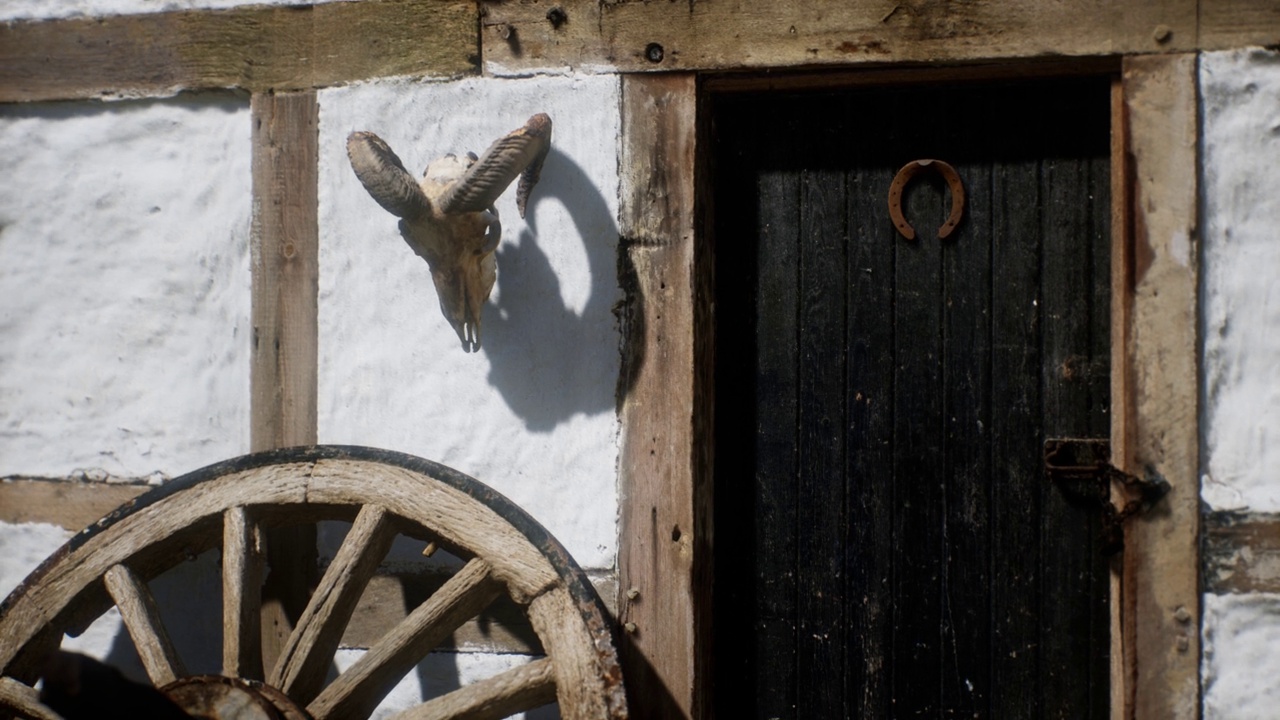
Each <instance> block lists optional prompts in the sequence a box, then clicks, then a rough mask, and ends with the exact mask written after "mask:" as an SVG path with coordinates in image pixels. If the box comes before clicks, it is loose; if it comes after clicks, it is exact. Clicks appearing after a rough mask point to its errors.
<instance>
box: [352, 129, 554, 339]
mask: <svg viewBox="0 0 1280 720" xmlns="http://www.w3.org/2000/svg"><path fill="white" fill-rule="evenodd" d="M550 148H551V118H549V117H547V116H546V114H544V113H538V114H537V115H534V116H533V117H531V118H529V121H528V122H527V123H525V125H524V127H522V128H519V129H518V130H513V131H512V132H510V133H508V134H507V135H506V136H505V137H502V138H500V139H499V140H498V141H497V142H495V143H494V144H493V145H490V146H489V149H488V150H486V151H485V153H484V155H482V156H480V157H479V158H477V157H476V155H475V153H467V155H466V157H465V158H461V159H460V158H458V157H457V156H456V155H445V156H444V157H442V158H439V159H437V160H433V161H431V164H429V165H427V169H426V172H424V173H423V177H422V181H421V182H417V181H415V180H414V178H413V176H412V175H410V174H409V172H408V171H407V170H405V168H404V164H403V163H401V162H400V158H399V157H396V154H395V153H394V152H392V150H391V148H390V147H389V146H388V145H387V144H386V143H385V142H383V141H382V138H380V137H378V136H377V135H374V134H373V133H371V132H353V133H351V135H350V136H348V137H347V157H348V158H349V159H350V160H351V168H352V169H353V170H355V172H356V177H357V178H359V179H360V182H361V184H363V185H364V188H365V189H366V190H368V191H369V194H370V195H372V196H373V199H374V200H376V201H377V202H378V204H379V205H381V206H382V207H383V208H385V209H386V210H388V211H389V212H390V213H391V214H393V215H395V216H397V217H399V218H400V235H401V237H403V238H404V239H405V242H407V243H409V247H411V248H413V251H414V252H415V253H417V254H418V255H420V256H421V257H422V258H423V259H424V260H426V261H427V265H428V266H429V267H430V268H431V279H432V281H433V282H435V286H436V294H437V295H438V296H439V298H440V311H441V312H443V313H444V317H445V319H446V320H448V321H449V324H450V325H452V326H453V329H454V331H455V332H457V333H458V339H459V340H461V341H462V349H463V350H466V351H468V352H470V351H474V350H478V349H479V348H480V309H481V308H482V307H483V306H484V302H485V300H487V299H488V298H489V292H490V291H491V290H492V289H493V282H494V280H495V279H496V277H497V259H496V258H495V257H494V251H495V250H496V249H497V248H498V241H500V240H501V239H502V224H501V223H500V222H499V221H498V211H497V209H495V208H494V206H493V203H494V201H496V200H497V199H498V196H499V195H501V194H502V192H503V191H504V190H506V189H507V186H508V185H510V184H511V181H512V180H514V179H515V177H516V175H519V176H520V182H519V184H518V185H517V186H516V207H517V208H519V210H520V217H524V209H525V203H526V202H528V199H529V192H530V191H531V190H533V186H534V185H535V184H536V183H537V182H538V176H539V174H540V173H541V172H542V163H543V161H544V160H545V159H546V157H547V151H548V150H549V149H550Z"/></svg>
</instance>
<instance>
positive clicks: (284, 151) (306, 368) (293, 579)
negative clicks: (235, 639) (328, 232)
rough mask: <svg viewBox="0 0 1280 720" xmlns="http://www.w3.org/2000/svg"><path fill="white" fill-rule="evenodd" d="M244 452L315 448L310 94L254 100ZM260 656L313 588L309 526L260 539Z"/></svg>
mask: <svg viewBox="0 0 1280 720" xmlns="http://www.w3.org/2000/svg"><path fill="white" fill-rule="evenodd" d="M250 114H251V116H252V122H253V133H252V137H253V195H254V202H253V231H252V238H251V242H252V257H253V282H252V286H253V303H252V313H253V349H252V360H251V363H252V365H251V368H250V392H251V412H252V420H251V423H250V436H249V445H250V447H251V448H252V449H253V450H255V451H258V450H269V449H272V448H278V447H289V446H294V445H311V444H314V443H315V442H316V372H317V370H316V367H317V365H316V363H317V360H316V343H317V330H316V313H317V309H316V308H317V297H318V277H319V271H318V247H319V241H318V236H319V230H318V224H317V223H318V220H317V208H316V202H317V199H316V198H317V195H316V192H317V185H318V172H319V170H318V166H317V157H318V136H317V118H318V114H319V107H318V105H317V103H316V94H315V92H314V91H300V92H262V93H254V95H253V97H252V98H251V100H250ZM266 545H267V563H268V565H269V567H270V568H271V572H270V574H268V576H267V579H266V584H265V586H264V588H263V597H264V601H263V604H262V613H263V614H262V633H263V638H262V652H263V658H264V666H265V667H271V666H272V665H273V664H274V663H275V658H276V657H277V656H278V654H279V653H280V651H281V648H283V646H284V643H285V641H286V640H287V639H288V637H289V633H290V632H291V631H292V629H293V622H294V621H295V620H296V619H297V617H298V616H299V615H300V614H301V612H302V609H303V608H304V607H306V604H307V597H308V595H309V589H310V588H311V587H312V586H313V585H314V584H315V581H316V578H317V576H318V572H317V569H316V549H315V547H316V542H315V528H314V526H304V527H298V528H289V527H286V528H279V529H275V530H271V531H268V532H267V533H266Z"/></svg>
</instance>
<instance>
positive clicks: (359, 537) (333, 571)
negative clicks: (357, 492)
mask: <svg viewBox="0 0 1280 720" xmlns="http://www.w3.org/2000/svg"><path fill="white" fill-rule="evenodd" d="M395 536H396V533H395V529H394V527H393V523H392V520H391V517H390V515H389V514H388V513H387V510H386V508H383V507H380V506H377V505H365V506H364V507H363V508H361V510H360V514H359V515H358V516H357V517H356V520H355V522H354V523H352V525H351V530H350V531H348V532H347V537H346V539H345V540H344V541H343V542H342V547H340V548H338V553H337V555H335V556H334V558H333V562H332V563H330V564H329V567H328V568H327V569H326V570H325V573H324V576H323V577H321V578H320V584H319V585H318V586H317V587H316V589H315V592H314V593H312V595H311V601H310V602H309V603H307V609H306V610H305V611H304V612H303V613H302V617H300V618H299V619H298V625H297V627H296V628H294V630H293V634H292V635H290V636H289V641H288V643H287V644H286V645H285V647H284V650H283V651H282V652H281V653H280V657H279V659H278V660H277V661H276V665H275V669H274V670H272V671H271V676H270V678H268V680H267V683H268V684H269V685H271V686H273V687H276V688H279V689H280V690H283V691H284V692H285V693H287V694H288V695H289V697H291V698H293V699H294V700H295V701H300V702H306V703H309V702H310V701H311V700H312V699H314V698H315V697H316V695H317V694H319V692H320V688H321V687H322V686H323V684H324V682H325V677H326V675H327V673H328V671H329V665H330V663H332V662H333V655H334V652H335V651H337V649H338V642H339V641H340V640H341V639H342V631H343V629H344V628H345V627H346V626H347V621H348V620H350V619H351V613H352V612H354V611H355V608H356V602H357V601H358V600H359V599H360V595H361V594H362V593H363V592H364V588H365V585H366V584H367V583H368V582H369V578H371V577H373V573H374V571H376V570H377V569H378V564H379V563H381V562H382V558H383V556H385V555H386V554H387V550H388V549H390V547H391V542H392V541H393V540H395Z"/></svg>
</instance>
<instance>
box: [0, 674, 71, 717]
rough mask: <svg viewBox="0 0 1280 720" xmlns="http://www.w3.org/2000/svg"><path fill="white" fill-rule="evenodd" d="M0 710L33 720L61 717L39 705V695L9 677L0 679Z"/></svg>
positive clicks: (31, 688) (29, 687) (34, 690)
mask: <svg viewBox="0 0 1280 720" xmlns="http://www.w3.org/2000/svg"><path fill="white" fill-rule="evenodd" d="M0 708H2V709H4V710H17V711H20V712H21V713H22V714H21V715H20V717H29V718H34V720H62V716H61V715H58V714H57V713H55V712H53V711H52V710H50V709H49V708H47V707H45V706H44V705H41V704H40V693H39V692H38V691H37V690H36V689H35V688H33V687H31V686H29V685H24V684H23V683H21V682H18V681H17V680H14V679H13V678H11V677H0Z"/></svg>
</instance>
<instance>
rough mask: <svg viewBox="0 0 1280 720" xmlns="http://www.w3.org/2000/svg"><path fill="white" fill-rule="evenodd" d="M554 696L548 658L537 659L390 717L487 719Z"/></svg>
mask: <svg viewBox="0 0 1280 720" xmlns="http://www.w3.org/2000/svg"><path fill="white" fill-rule="evenodd" d="M555 699H556V679H555V670H554V668H553V665H552V662H551V658H541V659H539V660H534V661H533V662H531V663H529V664H527V665H521V666H520V667H518V668H512V669H511V670H508V671H506V672H504V673H499V674H497V675H494V676H493V677H491V678H487V679H484V680H481V681H479V682H475V683H472V684H470V685H468V686H466V687H464V688H459V689H457V690H454V691H453V692H451V693H448V694H445V695H441V696H440V697H438V698H434V699H432V700H430V701H428V702H425V703H422V704H421V705H418V706H416V707H412V708H409V709H408V710H405V711H404V712H402V713H398V714H397V715H395V716H393V717H392V720H446V719H448V718H466V719H467V720H489V719H490V718H494V719H496V718H504V717H507V716H509V715H513V714H515V713H518V712H520V711H522V710H532V709H533V708H536V707H542V706H543V705H547V704H549V703H552V702H554V701H555Z"/></svg>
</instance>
